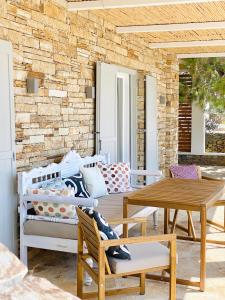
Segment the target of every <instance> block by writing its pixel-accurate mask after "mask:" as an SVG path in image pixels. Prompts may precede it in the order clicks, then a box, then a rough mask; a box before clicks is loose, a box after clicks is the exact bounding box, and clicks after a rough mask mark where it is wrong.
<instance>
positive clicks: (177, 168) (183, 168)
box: [170, 165, 199, 179]
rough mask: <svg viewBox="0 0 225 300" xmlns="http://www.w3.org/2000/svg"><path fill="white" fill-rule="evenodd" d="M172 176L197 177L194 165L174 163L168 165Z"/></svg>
mask: <svg viewBox="0 0 225 300" xmlns="http://www.w3.org/2000/svg"><path fill="white" fill-rule="evenodd" d="M170 171H171V173H172V176H173V178H182V179H199V175H198V170H197V167H196V166H195V165H174V166H171V167H170Z"/></svg>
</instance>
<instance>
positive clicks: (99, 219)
mask: <svg viewBox="0 0 225 300" xmlns="http://www.w3.org/2000/svg"><path fill="white" fill-rule="evenodd" d="M79 208H80V209H82V211H83V212H85V213H86V214H87V215H88V216H89V217H90V218H92V219H94V220H95V222H96V223H97V226H98V230H99V233H100V236H101V239H102V240H116V239H119V237H118V235H117V234H116V233H115V231H113V229H112V228H111V227H110V226H109V224H108V223H107V222H106V220H105V218H104V217H103V216H102V215H101V214H100V213H99V212H97V211H95V210H93V209H90V208H87V207H79ZM106 254H107V255H108V256H111V257H114V258H119V259H131V256H130V252H129V250H128V248H127V246H126V245H120V246H112V247H109V248H108V249H107V250H106Z"/></svg>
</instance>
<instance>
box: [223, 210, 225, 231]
mask: <svg viewBox="0 0 225 300" xmlns="http://www.w3.org/2000/svg"><path fill="white" fill-rule="evenodd" d="M223 209H224V212H223V229H224V232H225V205H224V208H223Z"/></svg>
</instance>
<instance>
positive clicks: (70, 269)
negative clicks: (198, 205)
mask: <svg viewBox="0 0 225 300" xmlns="http://www.w3.org/2000/svg"><path fill="white" fill-rule="evenodd" d="M162 215H163V214H162V211H160V218H159V228H158V230H157V231H154V230H153V229H152V224H151V222H149V223H150V225H149V228H148V232H149V234H159V233H162V228H163V224H162V219H163V218H162ZM209 215H210V216H211V217H213V218H214V220H219V221H220V222H221V223H222V221H223V209H222V208H216V209H214V208H212V209H211V210H210V212H209ZM193 217H194V220H195V224H196V229H197V231H198V230H199V216H198V214H197V213H194V214H193ZM150 221H151V220H150ZM179 221H180V222H181V223H183V224H185V223H186V214H184V213H182V215H181V216H180V219H179ZM132 234H134V235H137V231H136V230H134V231H133V232H132ZM208 236H210V238H218V239H221V240H224V239H225V233H220V232H218V231H216V230H215V229H213V228H212V227H211V228H208ZM199 248H200V247H199V245H198V244H197V243H195V244H194V243H191V242H183V241H178V256H179V263H178V267H177V268H178V270H177V273H178V276H181V277H184V278H188V279H194V278H197V277H198V274H199V273H198V272H199ZM30 255H31V256H32V258H31V259H30V264H29V267H30V270H31V272H32V273H33V274H34V275H37V276H42V277H46V278H47V279H49V280H50V281H51V282H53V283H54V284H56V285H58V286H59V287H61V288H63V289H64V290H66V291H69V292H71V293H73V294H76V279H75V278H76V262H75V261H76V259H75V256H74V255H72V254H68V253H67V254H65V253H60V252H53V251H45V250H41V251H32V252H31V253H30ZM137 283H138V281H137V279H135V278H126V279H117V280H111V281H110V282H108V284H107V285H108V286H109V287H115V286H117V287H119V286H128V285H132V284H133V285H135V284H137ZM93 288H94V286H91V287H90V288H89V289H93ZM122 298H123V300H128V299H130V300H133V299H137V300H141V299H143V300H144V299H149V300H150V299H154V300H167V299H168V284H167V283H161V282H153V281H150V280H147V284H146V295H144V296H139V295H127V296H126V295H125V296H115V297H108V298H107V299H115V300H119V299H122ZM177 299H179V300H181V299H184V300H203V299H204V300H223V299H225V247H221V246H220V247H217V246H214V245H207V281H206V291H205V292H204V293H202V292H199V291H197V290H195V289H193V288H187V287H184V286H180V285H178V286H177Z"/></svg>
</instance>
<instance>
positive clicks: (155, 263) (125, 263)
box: [108, 243, 170, 274]
mask: <svg viewBox="0 0 225 300" xmlns="http://www.w3.org/2000/svg"><path fill="white" fill-rule="evenodd" d="M129 251H130V253H131V260H122V259H117V258H112V257H108V260H109V265H110V268H111V271H112V272H113V273H115V274H119V273H123V272H124V271H126V272H133V271H134V272H135V271H138V270H144V269H149V268H155V267H163V266H169V264H170V255H169V249H168V248H167V247H166V246H163V245H162V244H160V243H143V244H129Z"/></svg>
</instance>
